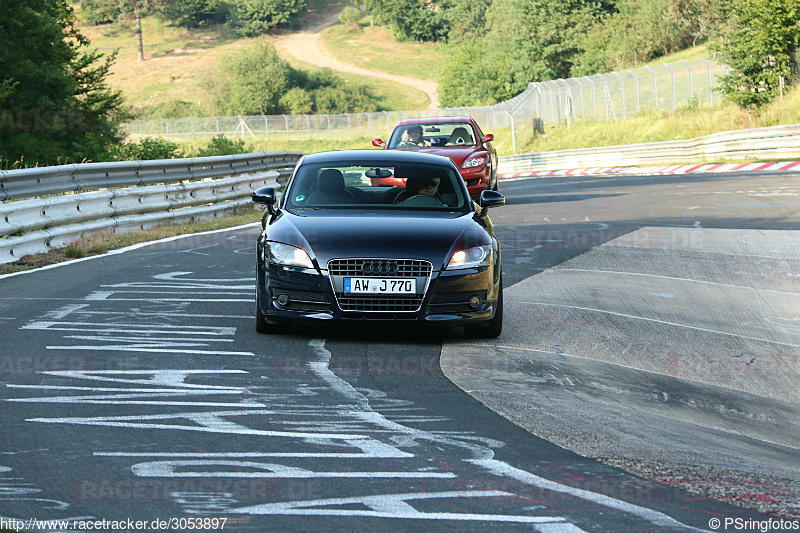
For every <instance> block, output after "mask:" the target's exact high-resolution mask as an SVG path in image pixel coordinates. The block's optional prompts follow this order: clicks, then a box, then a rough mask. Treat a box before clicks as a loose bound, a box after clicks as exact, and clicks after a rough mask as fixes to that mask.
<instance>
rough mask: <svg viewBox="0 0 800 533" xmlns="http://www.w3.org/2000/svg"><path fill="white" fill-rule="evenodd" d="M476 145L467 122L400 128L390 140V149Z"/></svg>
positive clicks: (411, 125) (396, 129) (413, 125)
mask: <svg viewBox="0 0 800 533" xmlns="http://www.w3.org/2000/svg"><path fill="white" fill-rule="evenodd" d="M476 144H477V143H476V142H475V136H474V135H473V133H472V127H471V126H470V125H469V124H468V123H466V122H445V123H441V124H438V123H437V124H409V125H407V126H398V127H396V128H395V129H394V131H393V132H392V137H391V138H390V139H389V148H414V147H417V148H419V147H424V146H429V147H448V146H475V145H476Z"/></svg>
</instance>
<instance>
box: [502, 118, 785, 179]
mask: <svg viewBox="0 0 800 533" xmlns="http://www.w3.org/2000/svg"><path fill="white" fill-rule="evenodd" d="M797 157H800V124H795V125H790V126H771V127H767V128H754V129H748V130H734V131H726V132H720V133H712V134H710V135H706V136H703V137H698V138H695V139H689V140H683V141H664V142H656V143H641V144H629V145H620V146H605V147H601V148H582V149H578V150H559V151H555V152H542V153H534V154H524V155H514V156H503V157H501V158H500V162H499V167H500V170H501V172H502V174H514V173H520V172H535V171H541V170H561V169H567V168H572V169H575V168H595V167H620V166H637V165H657V164H671V163H685V162H688V161H709V160H719V159H756V160H758V159H787V158H797Z"/></svg>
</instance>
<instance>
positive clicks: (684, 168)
mask: <svg viewBox="0 0 800 533" xmlns="http://www.w3.org/2000/svg"><path fill="white" fill-rule="evenodd" d="M777 171H781V172H787V171H798V172H800V161H783V162H780V163H718V164H703V165H665V166H658V167H602V168H575V169H570V170H540V171H536V172H515V173H513V174H499V177H500V178H502V179H504V180H509V179H513V178H536V177H549V176H554V177H555V176H560V177H564V176H603V175H644V176H654V175H665V174H719V173H723V172H777Z"/></svg>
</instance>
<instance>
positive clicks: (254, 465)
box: [131, 460, 456, 479]
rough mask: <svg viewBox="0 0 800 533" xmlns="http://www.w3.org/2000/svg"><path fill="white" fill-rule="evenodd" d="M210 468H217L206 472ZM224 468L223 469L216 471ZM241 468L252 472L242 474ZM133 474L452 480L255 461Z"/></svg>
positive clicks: (156, 465) (149, 467) (157, 466)
mask: <svg viewBox="0 0 800 533" xmlns="http://www.w3.org/2000/svg"><path fill="white" fill-rule="evenodd" d="M191 466H196V467H200V469H199V470H198V471H196V472H187V471H177V469H178V468H181V467H191ZM210 467H218V469H217V470H215V471H213V472H212V471H209V470H208V468H210ZM219 467H226V468H219ZM242 469H250V470H254V471H249V472H243V471H242ZM131 470H132V471H133V473H134V474H135V475H137V476H141V477H160V478H163V477H173V478H175V477H177V478H196V477H201V478H214V477H225V478H258V479H262V478H263V479H312V478H313V479H329V478H347V479H352V478H357V479H362V478H363V479H452V478H454V477H456V475H455V474H453V473H452V472H401V471H388V472H376V471H364V472H361V471H351V472H343V471H337V472H317V471H314V470H308V469H306V468H299V467H296V466H286V465H281V464H277V463H258V462H255V461H224V460H205V461H198V460H182V461H177V460H174V461H152V462H148V463H138V464H135V465H133V466H132V467H131Z"/></svg>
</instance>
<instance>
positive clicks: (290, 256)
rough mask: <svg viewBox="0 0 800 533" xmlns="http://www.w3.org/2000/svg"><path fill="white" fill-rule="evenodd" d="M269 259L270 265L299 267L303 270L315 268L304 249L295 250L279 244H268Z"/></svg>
mask: <svg viewBox="0 0 800 533" xmlns="http://www.w3.org/2000/svg"><path fill="white" fill-rule="evenodd" d="M267 257H268V258H269V262H270V263H275V264H276V265H285V266H297V267H302V268H311V269H313V268H314V264H313V263H312V262H311V258H310V257H308V254H307V253H306V251H305V250H303V249H302V248H295V247H294V246H289V245H288V244H280V243H277V242H268V243H267Z"/></svg>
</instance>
